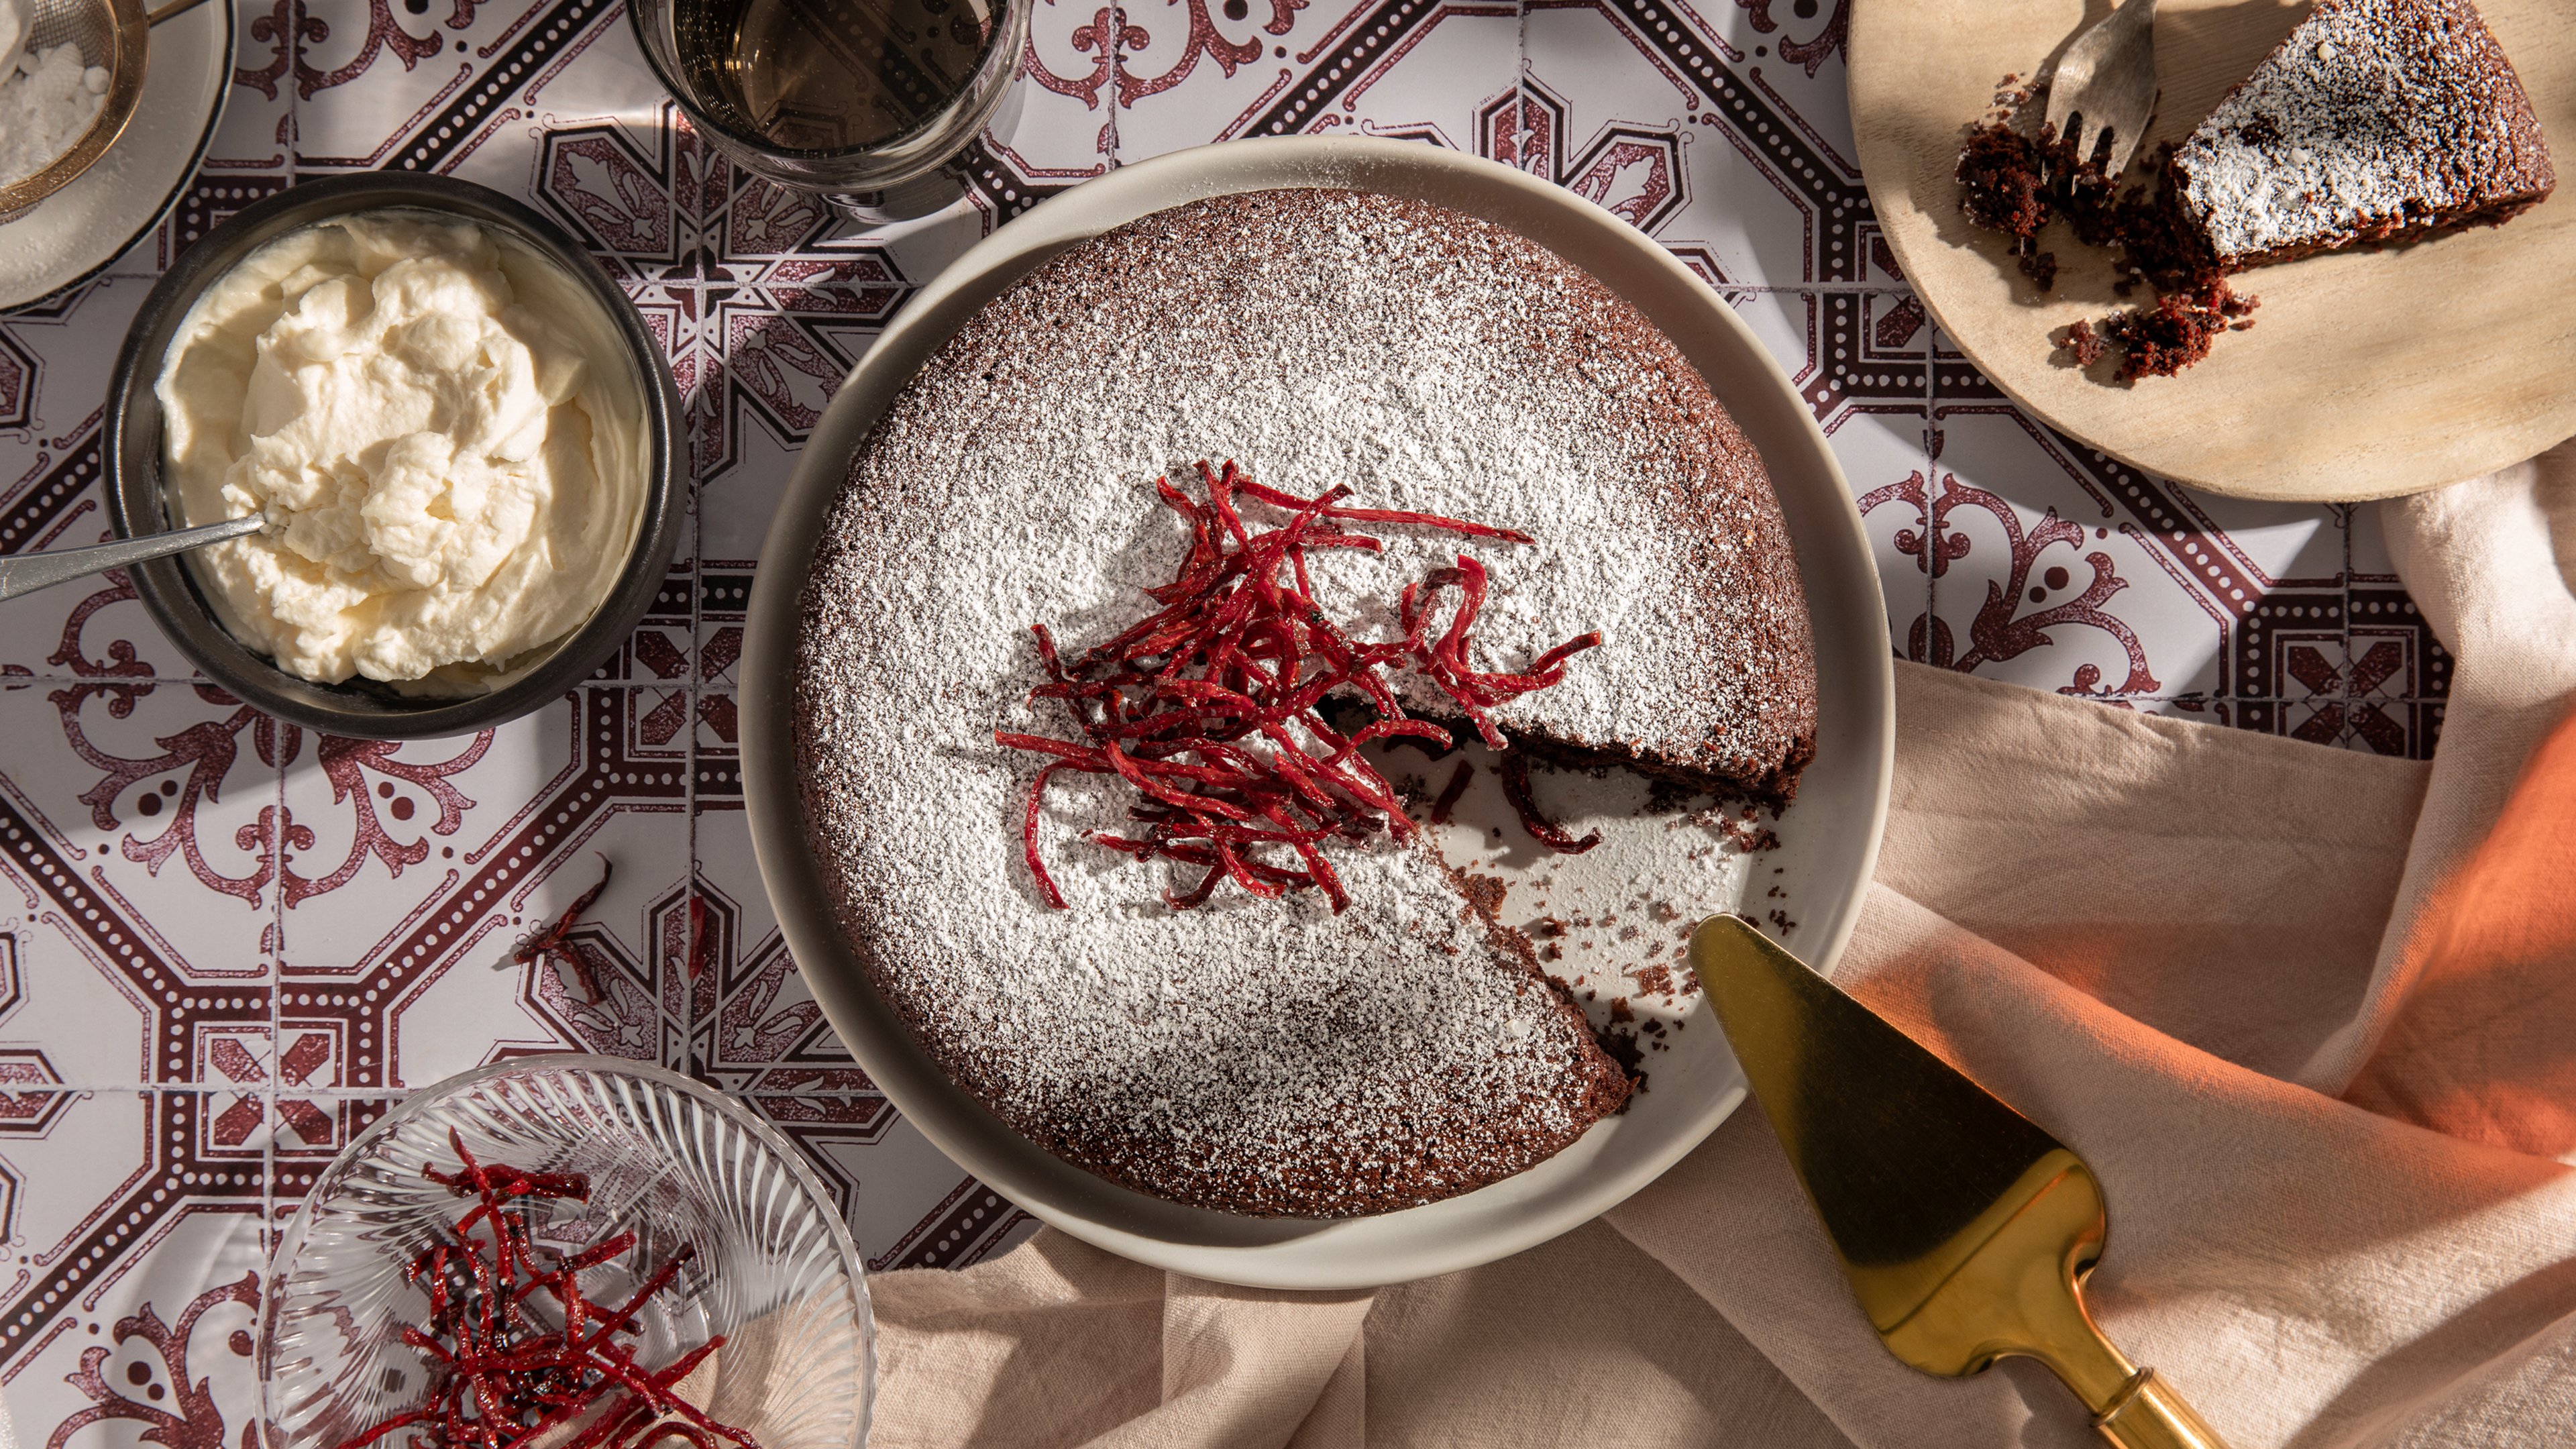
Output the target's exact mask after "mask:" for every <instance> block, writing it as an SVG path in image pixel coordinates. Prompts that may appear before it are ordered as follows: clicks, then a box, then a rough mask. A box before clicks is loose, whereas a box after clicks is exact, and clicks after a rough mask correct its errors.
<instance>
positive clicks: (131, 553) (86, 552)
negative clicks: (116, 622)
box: [0, 513, 268, 599]
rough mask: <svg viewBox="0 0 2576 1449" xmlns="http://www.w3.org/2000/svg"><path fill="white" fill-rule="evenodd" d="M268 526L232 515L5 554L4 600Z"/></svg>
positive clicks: (0, 564) (0, 591)
mask: <svg viewBox="0 0 2576 1449" xmlns="http://www.w3.org/2000/svg"><path fill="white" fill-rule="evenodd" d="M267 526H268V520H267V519H265V518H263V517H261V516H260V515H258V514H256V513H254V514H252V515H251V516H249V517H248V518H227V519H225V520H224V521H223V522H221V523H209V524H204V525H202V526H200V527H197V528H174V529H172V530H170V531H169V532H167V533H147V534H145V535H143V536H142V537H141V538H120V539H118V540H117V541H116V542H114V543H102V544H100V545H98V546H97V547H95V548H62V549H55V550H52V551H51V552H47V553H22V554H11V555H7V556H5V557H0V599H14V598H16V597H18V596H19V595H20V594H32V593H34V592H35V591H36V590H38V589H50V588H52V587H53V586H54V585H56V584H61V583H69V582H70V581H71V580H73V579H77V578H81V577H84V576H86V575H89V574H94V573H97V572H98V571H99V570H101V569H112V568H122V567H124V566H125V565H127V564H135V563H142V562H143V561H144V560H146V559H156V558H166V557H168V556H169V555H171V554H174V553H185V552H187V551H188V550H189V549H192V548H203V547H204V546H205V545H207V544H210V543H221V542H223V541H224V540H225V539H228V538H240V537H242V536H243V535H245V534H252V533H257V532H259V531H260V530H261V529H263V528H266V527H267Z"/></svg>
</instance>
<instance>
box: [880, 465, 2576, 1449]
mask: <svg viewBox="0 0 2576 1449" xmlns="http://www.w3.org/2000/svg"><path fill="white" fill-rule="evenodd" d="M2381 518H2382V520H2383V523H2384V526H2385V529H2386V532H2387V533H2388V535H2389V538H2390V542H2391V545H2392V550H2393V552H2394V554H2395V557H2396V559H2397V562H2398V568H2399V571H2400V573H2401V574H2402V575H2403V576H2404V578H2405V580H2406V582H2407V585H2408V587H2409V588H2410V589H2411V590H2412V592H2413V593H2414V596H2415V598H2416V599H2417V600H2418V602H2419V606H2420V607H2422V608H2423V609H2424V611H2425V614H2426V616H2427V618H2428V619H2429V621H2430V622H2431V624H2432V625H2433V627H2434V629H2435V631H2436V632H2437V633H2438V634H2439V635H2440V637H2441V638H2442V639H2443V641H2444V642H2445V643H2446V644H2448V645H2449V646H2450V648H2451V650H2452V653H2453V654H2454V656H2455V657H2456V659H2457V661H2458V663H2457V671H2456V673H2455V674H2454V676H2453V679H2452V683H2451V693H2450V703H2449V708H2448V712H2447V718H2446V721H2445V724H2444V733H2443V737H2442V743H2441V748H2440V751H2439V755H2438V758H2437V759H2436V760H2435V761H2434V762H2433V763H2432V764H2431V765H2429V766H2427V765H2423V764H2416V763H2410V762H2406V761H2395V760H2384V759H2378V758H2374V757H2370V756H2366V755H2359V754H2352V753H2346V752H2341V751H2332V750H2324V749H2319V748H2316V747H2314V746H2309V745H2304V744H2300V743H2296V742H2293V741H2288V740H2283V739H2278V738H2273V737H2268V736H2263V735H2256V734H2250V733H2244V732H2235V731H2228V730H2222V729H2216V728H2210V727H2204V726H2199V725H2194V724H2189V723H2182V722H2177V721H2173V720H2169V719H2163V718H2156V717H2150V716H2145V715H2138V714H2129V713H2124V712H2121V711H2117V710H2110V709H2104V708H2102V707H2101V706H2099V705H2096V704H2090V703H2084V702H2079V701H2073V700H2066V699H2060V698H2057V697H2055V696H2051V695H2045V694H2039V693H2036V692H2031V691H2025V690H2019V689H2015V688H2011V687H2007V686H2001V685H1993V684H1986V683H1982V682H1979V681H1975V680H1970V679H1965V678H1962V677H1959V676H1956V675H1950V674H1946V673H1941V672H1937V671H1933V670H1928V669H1921V668H1916V667H1912V666H1904V665H1900V666H1899V678H1898V717H1897V723H1898V740H1897V773H1896V790H1895V798H1894V802H1893V809H1892V812H1891V816H1890V820H1889V826H1888V835H1887V842H1886V848H1885V851H1884V854H1883V856H1882V858H1881V861H1880V865H1879V872H1878V878H1877V881H1876V884H1875V885H1874V887H1873V889H1872V892H1871V896H1870V899H1869V901H1868V904H1867V907H1866V910H1865V913H1864V915H1863V917H1862V921H1861V925H1860V929H1859V932H1858V934H1857V935H1856V936H1855V938H1854V940H1853V942H1852V946H1851V949H1850V951H1849V952H1848V954H1847V955H1846V957H1845V959H1844V962H1843V964H1842V966H1841V968H1840V971H1839V973H1838V979H1839V980H1841V981H1842V982H1843V983H1844V984H1845V985H1846V986H1848V987H1849V988H1851V989H1852V990H1854V991H1855V992H1857V993H1858V994H1859V995H1860V996H1861V997H1862V998H1863V999H1865V1000H1867V1001H1868V1002H1869V1003H1870V1004H1871V1005H1873V1006H1875V1007H1876V1008H1878V1009H1879V1010H1881V1011H1882V1012H1885V1013H1887V1014H1888V1015H1889V1016H1891V1017H1892V1018H1894V1019H1895V1020H1896V1021H1897V1022H1898V1023H1899V1024H1900V1025H1902V1026H1903V1027H1905V1028H1906V1029H1907V1030H1908V1031H1910V1032H1913V1033H1914V1034H1915V1035H1916V1036H1918V1037H1919V1038H1921V1039H1922V1040H1923V1041H1925V1042H1926V1043H1927V1044H1929V1045H1931V1046H1932V1047H1933V1048H1934V1049H1935V1050H1937V1051H1939V1052H1941V1053H1942V1054H1944V1055H1945V1056H1947V1057H1949V1058H1950V1059H1951V1060H1953V1061H1955V1062H1957V1063H1958V1064H1960V1065H1961V1066H1963V1067H1965V1068H1966V1069H1967V1070H1969V1071H1970V1072H1972V1073H1973V1074H1974V1075H1976V1076H1977V1077H1978V1078H1979V1079H1980V1080H1982V1081H1983V1082H1985V1083H1986V1084H1987V1085H1989V1086H1990V1087H1992V1088H1993V1089H1994V1090H1996V1091H1997V1092H1999V1093H2001V1094H2002V1095H2003V1096H2004V1097H2005V1098H2007V1099H2008V1100H2010V1101H2011V1102H2013V1103H2014V1104H2015V1105H2016V1106H2018V1107H2020V1108H2021V1109H2022V1110H2023V1111H2025V1112H2027V1113H2028V1114H2030V1115H2031V1116H2033V1117H2034V1118H2036V1119H2038V1120H2039V1121H2040V1122H2041V1123H2042V1124H2043V1125H2045V1126H2046V1127H2048V1128H2049V1129H2050V1130H2051V1131H2053V1132H2054V1133H2056V1134H2057V1135H2058V1136H2059V1137H2060V1138H2062V1139H2063V1140H2065V1141H2067V1142H2069V1143H2071V1144H2073V1145H2074V1146H2076V1147H2077V1148H2078V1149H2079V1150H2080V1151H2082V1152H2083V1153H2084V1154H2085V1156H2086V1157H2087V1158H2088V1159H2089V1160H2090V1161H2091V1162H2092V1164H2093V1166H2094V1169H2095V1170H2096V1172H2097V1173H2099V1174H2100V1176H2101V1178H2102V1181H2103V1184H2104V1187H2105V1190H2106V1192H2107V1194H2108V1197H2109V1201H2110V1204H2111V1222H2112V1230H2111V1239H2110V1250H2109V1253H2108V1256H2107V1257H2106V1258H2105V1260H2104V1263H2103V1266H2102V1267H2101V1269H2100V1270H2099V1271H2098V1272H2097V1273H2096V1274H2095V1276H2094V1279H2093V1294H2092V1296H2093V1302H2094V1305H2095V1309H2096V1312H2097V1314H2098V1315H2099V1317H2100V1318H2101V1319H2102V1321H2103V1323H2104V1326H2105V1327H2106V1328H2107V1329H2108V1330H2109V1331H2110V1333H2111V1335H2112V1337H2113V1338H2114V1339H2116V1340H2117V1341H2118V1342H2119V1343H2120V1344H2121V1345H2122V1346H2123V1347H2124V1348H2125V1349H2127V1350H2128V1352H2129V1353H2130V1354H2131V1356H2132V1357H2134V1358H2136V1359H2138V1360H2139V1361H2141V1362H2144V1363H2148V1364H2152V1365H2154V1366H2155V1367H2156V1369H2157V1370H2158V1371H2159V1372H2160V1373H2161V1374H2163V1375H2164V1376H2165V1377H2167V1378H2169V1379H2170V1380H2172V1381H2173V1382H2174V1383H2176V1384H2177V1385H2178V1386H2180V1388H2181V1389H2182V1390H2183V1392H2184V1393H2185V1394H2186V1395H2187V1396H2188V1397H2189V1398H2190V1399H2191V1400H2192V1401H2193V1402H2194V1404H2196V1405H2197V1406H2198V1407H2199V1408H2200V1410H2201V1411H2202V1413H2203V1414H2204V1415H2205V1416H2206V1417H2207V1418H2208V1419H2209V1421H2210V1422H2211V1423H2212V1425H2213V1426H2215V1427H2216V1428H2217V1429H2218V1430H2219V1431H2220V1432H2222V1433H2223V1434H2225V1435H2226V1436H2227V1437H2228V1439H2229V1440H2230V1442H2231V1443H2232V1444H2234V1445H2235V1446H2237V1449H2261V1446H2297V1449H2341V1446H2363V1445H2372V1446H2380V1445H2385V1446H2398V1445H2469V1444H2477V1445H2488V1444H2497V1445H2524V1444H2529V1445H2542V1444H2566V1443H2570V1442H2576V1173H2571V1172H2570V1170H2569V1168H2568V1167H2567V1166H2566V1165H2565V1163H2566V1161H2568V1160H2570V1159H2576V721H2571V720H2569V719H2568V712H2569V705H2570V702H2571V701H2576V593H2571V589H2570V584H2569V578H2570V574H2571V572H2576V571H2572V570H2571V569H2569V568H2562V566H2561V564H2560V562H2559V561H2560V560H2561V559H2566V560H2570V561H2571V562H2576V445H2571V446H2570V447H2567V448H2561V449H2559V450H2558V451H2556V452H2554V453H2552V454H2549V455H2546V456H2544V457H2542V458H2541V459H2539V460H2536V462H2534V463H2531V464H2525V465H2523V466H2521V467H2518V468H2514V469H2510V470H2507V471H2506V472H2504V473H2500V474H2497V475H2494V476H2492V477H2488V478H2482V479H2478V480H2474V481H2471V482H2468V483H2463V484H2460V485H2457V486H2455V487H2452V488H2447V489H2442V490H2439V491H2436V492H2433V493H2429V494H2425V495H2421V496H2418V497H2416V498H2412V499H2407V500H2404V501H2401V502H2397V503H2392V504H2387V505H2381ZM873 1289H874V1293H875V1297H876V1305H877V1312H878V1316H879V1322H880V1326H881V1329H882V1337H881V1340H880V1343H881V1352H882V1363H883V1369H884V1377H883V1381H882V1382H883V1390H882V1396H881V1398H880V1400H879V1403H878V1409H877V1428H876V1431H875V1434H874V1435H873V1436H872V1439H871V1442H872V1443H873V1444H875V1445H877V1446H880V1449H912V1446H948V1445H967V1444H975V1445H1032V1446H1035V1445H1076V1444H1092V1445H1101V1446H1148V1445H1154V1446H1161V1445H1171V1446H1180V1445H1191V1446H1197V1445H1209V1446H1217V1445H1222V1446H1280V1449H1327V1446H1332V1449H1339V1446H1358V1445H1363V1444H1389V1445H1394V1444H1422V1445H1480V1446H1483V1445H1492V1446H1516V1445H1532V1446H1536V1445H1558V1444H1574V1443H1583V1444H1620V1445H1636V1446H1655V1445H1667V1444H1669V1445H1676V1446H1678V1445H1707V1444H1727V1445H1737V1444H1740V1445H1750V1446H1765V1449H1770V1446H1780V1449H1806V1446H1818V1449H1822V1446H1846V1445H1858V1446H1869V1449H1879V1446H1887V1449H1897V1446H1904V1449H1943V1446H1970V1445H1981V1446H1982V1445H2003V1444H2016V1445H2025V1446H2068V1449H2072V1446H2077V1445H2096V1444H2098V1443H2099V1442H2100V1441H2099V1440H2098V1439H2096V1438H2095V1437H2094V1436H2093V1434H2092V1433H2091V1431H2090V1430H2089V1429H2088V1428H2087V1427H2086V1425H2085V1419H2084V1415H2083V1412H2082V1410H2081V1409H2080V1408H2079V1407H2078V1406H2077V1404H2076V1403H2075V1400H2074V1399H2073V1398H2072V1396H2070V1395H2069V1394H2067V1393H2066V1391H2065V1390H2064V1389H2063V1388H2061V1387H2060V1386H2059V1385H2058V1384H2057V1383H2056V1382H2055V1381H2054V1380H2053V1379H2051V1378H2050V1377H2049V1376H2048V1375H2047V1374H2046V1373H2045V1372H2044V1371H2040V1370H2036V1369H2034V1368H2032V1367H2031V1366H2030V1365H2027V1364H2013V1363H2007V1364H2006V1365H2004V1366H2002V1367H2000V1368H1998V1369H1996V1370H1994V1371H1992V1372H1989V1373H1987V1374H1985V1375H1983V1376H1981V1377H1978V1378H1974V1379H1967V1380H1944V1379H1935V1378H1932V1377H1929V1376H1926V1375H1923V1374H1918V1373H1916V1372H1915V1371H1913V1370H1911V1369H1909V1368H1906V1367H1904V1366H1903V1365H1901V1364H1899V1363H1898V1362H1897V1361H1896V1360H1895V1359H1893V1358H1891V1357H1889V1356H1888V1355H1887V1353H1886V1352H1885V1351H1884V1350H1883V1349H1882V1348H1881V1347H1880V1346H1879V1344H1878V1341H1877V1339H1876V1337H1875V1336H1874V1335H1873V1334H1872V1333H1871V1332H1870V1330H1869V1328H1868V1325H1867V1323H1866V1322H1865V1321H1864V1320H1863V1319H1862V1318H1861V1316H1860V1313H1859V1311H1858V1309H1857V1308H1856V1307H1855V1306H1854V1305H1853V1302H1852V1299H1851V1296H1850V1293H1849V1291H1848V1290H1847V1288H1846V1287H1845V1286H1844V1284H1843V1282H1842V1280H1841V1277H1840V1275H1839V1273H1838V1272H1837V1271H1836V1269H1835V1268H1834V1266H1833V1262H1832V1259H1831V1258H1830V1256H1829V1255H1828V1253H1827V1251H1826V1248H1825V1244H1824V1240H1823V1237H1822V1234H1821V1230H1820V1229H1819V1228H1818V1227H1817V1226H1816V1224H1815V1222H1814V1220H1813V1218H1812V1216H1811V1215H1810V1213H1809V1211H1808V1209H1807V1206H1806V1204H1805V1202H1804V1200H1803V1198H1801V1197H1800V1195H1799V1194H1798V1191H1797V1189H1796V1186H1795V1183H1794V1180H1793V1179H1792V1177H1791V1176H1790V1173H1789V1169H1788V1165H1787V1163H1786V1161H1785V1160H1784V1159H1783V1158H1782V1156H1781V1153H1780V1150H1779V1146H1778V1144H1777V1142H1776V1141H1775V1140H1774V1139H1773V1138H1772V1136H1771V1133H1770V1130H1769V1128H1768V1126H1767V1125H1766V1124H1765V1123H1764V1121H1763V1119H1762V1116H1761V1114H1760V1113H1759V1112H1755V1111H1744V1112H1738V1113H1737V1114H1735V1116H1734V1117H1733V1118H1731V1119H1730V1120H1729V1121H1728V1122H1727V1123H1726V1125H1725V1126H1724V1127H1722V1128H1720V1129H1719V1131H1718V1132H1717V1133H1716V1135H1714V1136H1713V1137H1712V1138H1711V1139H1710V1140H1709V1141H1708V1143H1706V1144H1705V1145H1704V1146H1703V1147H1702V1148H1701V1149H1700V1150H1699V1151H1697V1152H1696V1153H1694V1154H1692V1156H1690V1157H1689V1158H1688V1159H1686V1160H1685V1161H1684V1162H1682V1163H1681V1164H1680V1165H1679V1166H1677V1167H1676V1168H1674V1169H1673V1171H1671V1172H1670V1173H1668V1174H1666V1175H1665V1177H1664V1178H1663V1179H1662V1180H1660V1181H1658V1182H1656V1183H1655V1184H1654V1185H1652V1186H1651V1187H1649V1188H1647V1189H1646V1190H1645V1191H1643V1192H1641V1193H1639V1194H1638V1195H1637V1196H1636V1197H1634V1198H1632V1199H1631V1200H1630V1201H1629V1202H1627V1203H1626V1204H1624V1205H1622V1206H1621V1207H1620V1208H1618V1209H1617V1210H1615V1211H1613V1212H1611V1213H1610V1214H1608V1215H1607V1216H1606V1217H1604V1218H1603V1219H1601V1220H1599V1221H1596V1222H1594V1223H1590V1224H1587V1225H1585V1226H1584V1227H1583V1228H1581V1229H1578V1230H1577V1231H1575V1232H1573V1233H1570V1234H1567V1235H1566V1236H1565V1237H1563V1238H1560V1239H1558V1240H1556V1241H1555V1242H1552V1243H1548V1244H1545V1245H1543V1246H1541V1247H1539V1248H1536V1249H1533V1250H1531V1251H1529V1252H1527V1253H1523V1254H1521V1255H1519V1256H1517V1257H1514V1258H1511V1259H1507V1260H1505V1261H1503V1262H1500V1263H1495V1264H1491V1265H1488V1266H1486V1267H1483V1268H1478V1269H1474V1270H1471V1271H1469V1272H1464V1273H1458V1274H1452V1275H1449V1276H1447V1277H1443V1278H1435V1279H1431V1280H1428V1281H1425V1282H1421V1283H1415V1284H1407V1285H1403V1286H1401V1287H1396V1288H1390V1289H1384V1290H1381V1291H1378V1292H1376V1293H1349V1294H1330V1295H1319V1294H1281V1293H1257V1292H1250V1291H1246V1290H1240V1289H1233V1288H1227V1287H1223V1286H1220V1285H1215V1284H1210V1283H1205V1282H1200V1281H1197V1280H1193V1279H1188V1278H1184V1277H1181V1276H1178V1275H1172V1274H1165V1273H1162V1272H1158V1271H1154V1270H1151V1269H1147V1268H1142V1267H1139V1266H1137V1265H1134V1264H1131V1263H1127V1262H1124V1261H1122V1260H1119V1259H1117V1258H1114V1257H1111V1256H1109V1255H1107V1254H1104V1253H1101V1252H1099V1251H1097V1250H1094V1249H1091V1248H1088V1247H1085V1246H1083V1245H1082V1244H1080V1243H1077V1242H1075V1241H1073V1240H1071V1239H1068V1238H1065V1237H1062V1236H1060V1235H1056V1234H1052V1233H1042V1234H1040V1235H1039V1236H1038V1237H1037V1238H1036V1239H1035V1240H1033V1241H1032V1242H1030V1243H1028V1244H1026V1245H1025V1246H1023V1247H1021V1248H1020V1249H1018V1250H1016V1251H1014V1252H1012V1253H1010V1254H1007V1255H1005V1256H1004V1257H1002V1258H1000V1259H997V1260H995V1261H993V1262H991V1263H987V1264H984V1265H981V1266H978V1267H975V1268H970V1269H967V1270H965V1271H963V1272H955V1273H951V1272H945V1271H939V1270H920V1271H914V1272H906V1273H893V1274H887V1275H884V1276H882V1277H880V1278H878V1279H876V1280H875V1282H874V1284H873Z"/></svg>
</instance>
